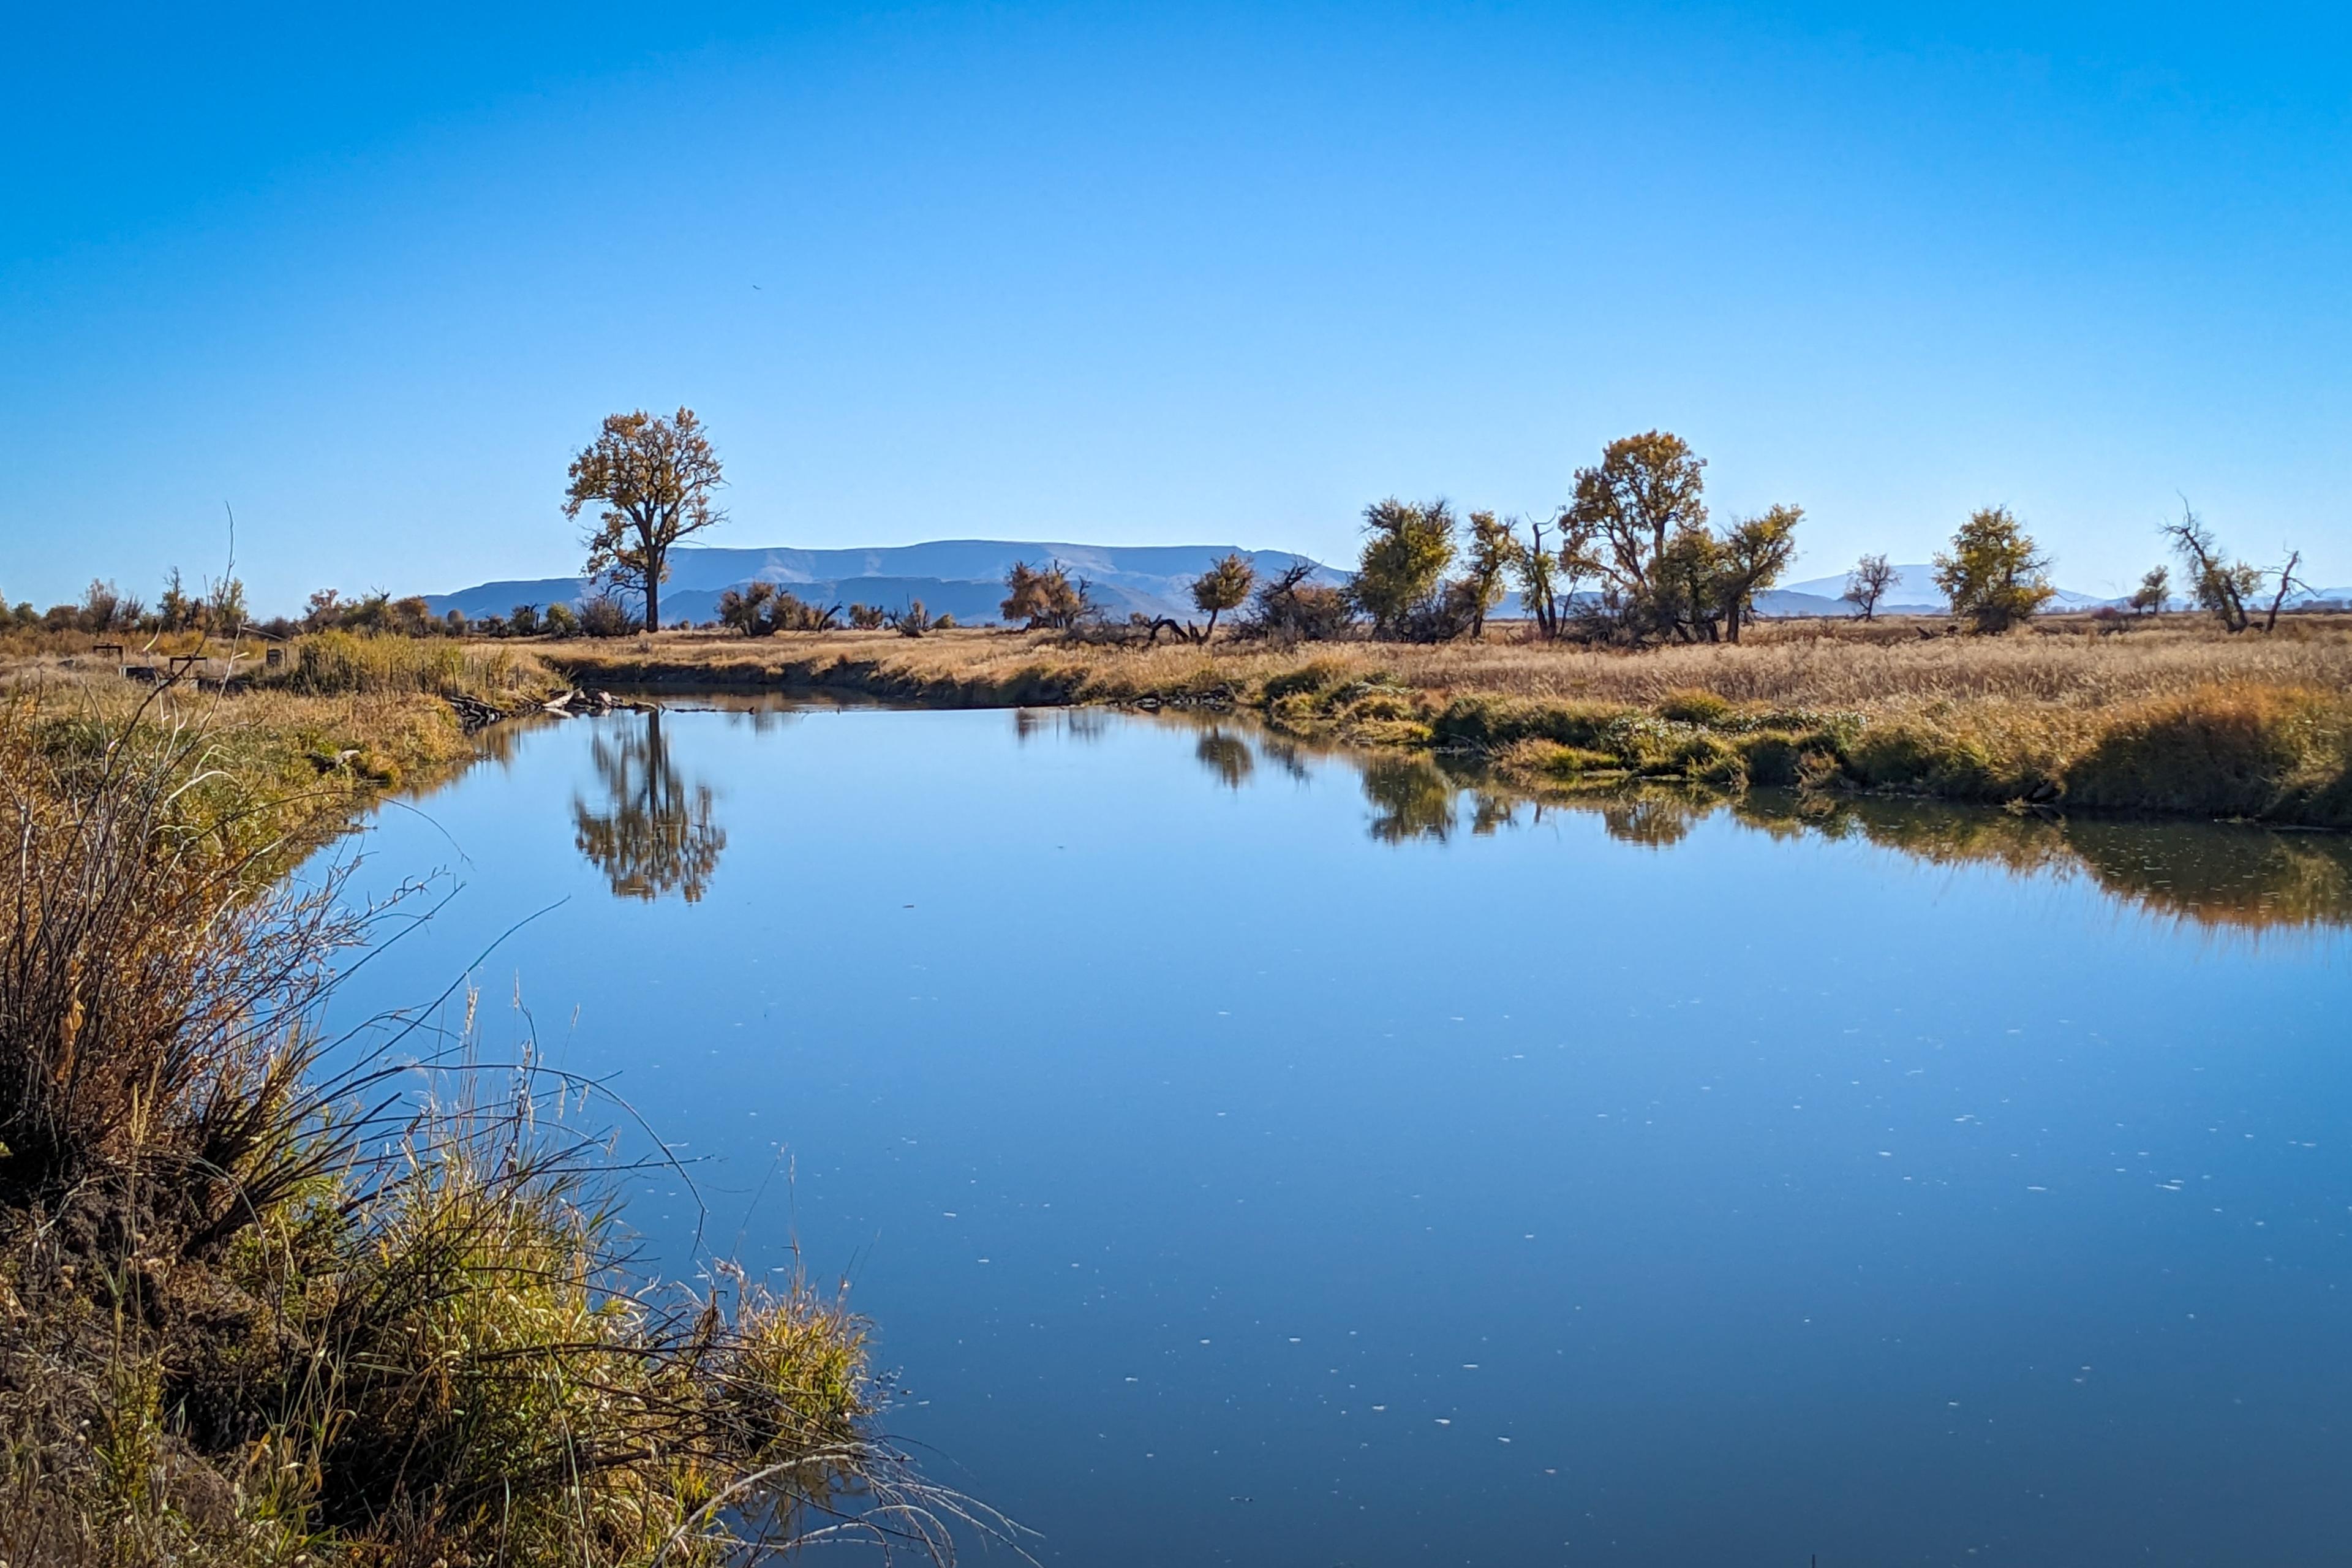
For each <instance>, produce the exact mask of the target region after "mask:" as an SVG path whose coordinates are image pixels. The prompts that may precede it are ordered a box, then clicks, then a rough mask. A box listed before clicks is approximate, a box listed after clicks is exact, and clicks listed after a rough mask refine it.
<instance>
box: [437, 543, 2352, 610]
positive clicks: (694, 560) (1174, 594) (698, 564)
mask: <svg viewBox="0 0 2352 1568" xmlns="http://www.w3.org/2000/svg"><path fill="white" fill-rule="evenodd" d="M1234 549H1235V547H1234V546H1233V545H1226V544H1165V545H1106V544H1069V543H1055V542H1051V541H1030V542H1023V541H1020V540H1002V539H943V540H935V541H932V542H929V543H926V544H896V545H884V546H880V547H877V548H874V549H860V550H788V549H782V548H776V549H756V548H752V549H718V548H714V549H694V548H688V547H680V548H679V549H677V551H674V552H672V553H671V556H670V578H669V581H668V582H667V583H666V584H663V585H662V616H663V618H664V619H665V620H680V619H684V620H690V621H696V622H701V621H708V620H712V619H715V618H716V617H717V616H718V614H719V595H720V594H722V593H724V592H725V591H726V590H727V589H729V588H740V587H741V586H743V585H744V584H747V583H751V582H754V581H759V582H768V583H773V584H777V585H778V586H779V587H783V588H789V589H790V590H791V591H792V592H793V593H795V594H797V595H800V596H801V597H802V598H803V599H807V600H811V601H813V602H814V603H816V604H820V605H832V604H841V605H851V604H866V605H879V606H881V607H883V608H885V609H893V610H897V609H904V608H906V606H907V605H908V602H909V601H911V600H915V599H920V600H922V601H923V605H924V607H925V608H927V609H929V611H930V612H931V613H932V614H934V615H950V616H954V617H955V618H956V619H957V620H959V621H963V622H966V623H968V624H969V623H979V622H989V621H993V620H995V619H996V606H997V605H998V603H999V602H1000V601H1002V600H1003V597H1004V574H1005V571H1006V569H1007V568H1009V567H1010V566H1011V565H1012V564H1013V563H1014V562H1015V561H1029V562H1033V563H1044V562H1046V561H1055V560H1058V561H1059V562H1061V563H1062V564H1063V565H1065V566H1066V567H1067V568H1068V569H1069V570H1070V571H1071V573H1072V574H1074V575H1076V576H1081V577H1084V578H1086V579H1087V581H1088V582H1089V583H1090V584H1092V585H1093V590H1094V595H1095V597H1096V599H1097V602H1099V603H1100V604H1101V605H1102V606H1103V608H1104V609H1105V610H1106V611H1108V613H1109V615H1110V616H1111V617H1112V618H1113V619H1115V620H1124V619H1125V618H1126V617H1127V616H1129V614H1130V613H1140V614H1143V615H1147V616H1178V617H1179V618H1182V617H1185V616H1192V615H1195V614H1196V613H1197V612H1195V611H1194V610H1193V609H1192V601H1191V600H1190V598H1189V597H1188V596H1187V595H1186V593H1185V586H1186V584H1189V583H1190V582H1191V581H1192V579H1193V578H1194V577H1196V576H1198V575H1199V574H1201V573H1202V571H1203V570H1204V569H1206V568H1207V566H1208V565H1209V563H1211V562H1213V561H1214V560H1216V559H1217V558H1218V557H1220V556H1222V555H1225V554H1228V553H1231V552H1234ZM1240 553H1241V554H1243V555H1244V556H1246V557H1248V558H1249V560H1250V561H1251V562H1252V563H1255V565H1256V567H1257V569H1258V574H1259V575H1260V576H1261V577H1264V576H1266V575H1268V574H1272V573H1276V572H1279V571H1281V570H1282V569H1283V568H1284V567H1286V566H1288V565H1289V564H1290V563H1293V562H1295V561H1301V560H1305V559H1307V558H1306V557H1304V556H1299V555H1295V554H1292V553H1291V552H1287V551H1282V550H1244V551H1241V552H1240ZM1934 574H1935V568H1933V567H1932V566H1928V565H1927V564H1925V563H1918V564H1912V565H1904V566H1898V567H1896V568H1895V585H1894V586H1893V588H1891V589H1890V590H1889V591H1888V593H1887V595H1886V597H1885V599H1884V600H1883V601H1881V602H1880V604H1879V606H1878V607H1879V609H1880V610H1881V611H1882V612H1884V613H1886V614H1892V615H1905V614H1908V615H1937V616H1939V615H1942V614H1943V613H1944V612H1945V608H1946V605H1945V602H1944V596H1943V595H1942V594H1940V593H1938V592H1937V589H1936V584H1935V575H1934ZM1316 577H1317V580H1318V581H1320V582H1325V583H1335V584H1336V583H1344V582H1346V581H1347V578H1348V574H1346V573H1345V572H1342V571H1338V570H1335V569H1333V568H1331V567H1328V566H1318V568H1317V569H1316ZM1844 592H1845V575H1844V574H1843V573H1840V574H1837V575H1835V576H1832V577H1811V578H1807V579H1806V580H1804V581H1802V582H1798V583H1790V584H1787V585H1785V586H1783V587H1779V588H1774V589H1771V590H1770V591H1769V592H1767V593H1763V594H1759V595H1757V599H1756V608H1757V613H1758V614H1759V615H1764V616H1849V615H1852V614H1853V613H1854V611H1853V605H1849V604H1847V603H1846V602H1845V600H1844V599H1843V597H1841V595H1843V594H1844ZM591 595H592V589H591V586H590V584H588V583H587V581H586V580H585V579H583V578H578V577H541V578H535V579H528V580H523V581H515V582H502V583H483V584H477V585H476V586H474V587H471V588H461V589H459V590H457V592H456V593H452V594H428V595H425V603H426V604H427V605H430V606H431V607H432V610H433V613H434V614H436V615H443V614H446V613H447V612H448V611H450V610H452V609H457V610H462V611H464V612H465V613H466V615H467V616H468V617H469V618H471V619H475V620H479V619H481V618H482V617H484V616H504V615H508V614H510V613H511V612H512V611H513V609H514V607H515V606H516V605H536V606H538V607H540V608H541V609H544V608H545V607H546V606H547V605H551V604H555V603H558V602H562V603H566V604H578V603H580V602H581V601H583V600H585V599H587V598H589V597H590V596H591ZM2329 600H2336V601H2343V602H2352V588H2327V589H2321V590H2318V591H2317V592H2315V593H2313V594H2310V595H2296V597H2295V598H2294V600H2292V601H2290V602H2291V603H2294V604H2297V605H2304V604H2313V603H2324V602H2326V601H2329ZM2121 603H2123V600H2121V599H2119V598H2117V599H2103V598H2100V597H2098V596H2097V595H2091V594H2081V593H2075V592H2074V591H2072V590H2070V589H2063V588H2062V589H2060V590H2059V593H2058V597H2057V599H2056V600H2055V604H2056V605H2058V606H2059V607H2062V608H2065V609H2095V608H2097V607H2098V606H2100V605H2119V604H2121ZM1522 613H1523V612H1522V610H1521V609H1520V606H1519V599H1518V595H1516V594H1513V595H1509V596H1508V597H1507V598H1506V599H1505V600H1504V602H1503V603H1502V604H1501V605H1498V606H1496V610H1495V615H1496V618H1498V619H1507V618H1509V617H1512V616H1518V615H1520V614H1522Z"/></svg>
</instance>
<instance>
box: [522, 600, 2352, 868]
mask: <svg viewBox="0 0 2352 1568" xmlns="http://www.w3.org/2000/svg"><path fill="white" fill-rule="evenodd" d="M2101 627H2102V623H2098V622H2095V621H2089V620H2084V621H2081V622H2060V623H2054V624H2052V625H2048V626H2037V627H2036V628H2034V629H2033V630H2032V631H2028V632H2023V633H2019V634H2014V635H2011V636H2007V637H1948V636H1943V635H1925V634H1933V633H1935V632H1937V627H1936V626H1931V625H1928V624H1925V623H1916V622H1915V623H1905V622H1897V621H1881V622H1876V623H1870V624H1866V625H1865V624H1849V623H1844V622H1794V623H1779V624H1772V623H1765V624H1762V625H1759V626H1758V627H1757V628H1756V630H1755V632H1754V635H1753V636H1751V637H1748V638H1747V639H1746V640H1743V641H1742V642H1741V643H1739V644H1738V645H1736V646H1735V645H1704V646H1691V647H1664V648H1650V649H1643V650H1639V651H1611V650H1601V649H1594V648H1586V647H1577V646H1573V645H1567V644H1560V643H1546V642H1540V641H1530V640H1524V639H1518V640H1514V639H1512V638H1510V637H1507V636H1503V635H1497V636H1496V637H1494V638H1493V639H1492V640H1489V641H1487V642H1484V643H1454V644H1447V645H1443V646H1438V647H1419V646H1407V645H1398V644H1375V643H1363V642H1356V643H1318V644H1307V645H1301V646H1300V647H1297V648H1282V647H1274V646H1271V645H1268V644H1265V643H1231V644H1218V645H1213V646H1212V647H1206V648H1203V647H1194V646H1184V647H1142V646H1129V647H1118V646H1109V645H1103V644H1087V643H1078V642H1068V641H1064V640H1060V639H1056V638H1054V637H1043V636H1038V635H1034V634H1018V633H1004V632H983V631H968V632H959V633H949V634H943V635H941V636H940V637H930V638H926V639H925V640H924V641H923V643H922V644H921V645H920V646H919V647H912V648H909V647H906V646H904V645H898V646H891V645H889V644H887V643H886V642H885V641H884V640H883V639H880V638H876V637H868V636H863V635H859V634H843V635H838V636H833V637H824V638H821V639H818V638H805V639H796V638H793V637H775V638H769V639H765V640H764V641H761V642H759V643H754V644H745V643H742V642H740V641H733V640H729V641H719V640H714V639H698V638H694V637H662V638H660V639H658V640H657V641H656V643H654V644H653V645H652V646H651V647H650V648H649V650H647V651H643V652H619V651H607V650H599V649H585V648H583V649H579V650H572V651H567V652H566V653H565V654H564V655H563V656H562V658H565V659H566V660H569V661H570V663H571V666H572V668H570V669H569V671H568V672H569V673H570V674H571V675H572V677H573V679H595V680H597V681H600V682H604V683H618V682H623V681H629V680H636V681H657V680H665V679H667V680H678V681H714V682H738V683H744V684H757V685H778V686H799V687H840V688H848V689H857V690H862V691H866V692H869V693H871V694H873V695H876V696H881V697H888V698H898V699H903V700H920V701H930V702H938V703H942V704H948V705H955V706H1003V705H1012V704H1016V703H1053V702H1133V703H1141V704H1144V705H1147V706H1151V705H1176V706H1188V705H1207V706H1233V707H1239V708H1251V709H1255V710H1258V711H1259V712H1261V713H1263V714H1264V715H1265V717H1266V718H1268V719H1269V720H1270V721H1273V722H1275V723H1276V724H1278V725H1281V726H1284V727H1286V728H1290V729H1293V730H1296V731H1300V732H1303V733H1317V734H1328V735H1330V736H1332V737H1334V738H1338V739H1343V740H1348V741H1351V742H1358V743H1361V744H1370V745H1402V746H1421V747H1438V748H1444V747H1448V746H1451V747H1458V748H1469V749H1474V750H1479V751H1482V752H1487V753H1490V754H1494V755H1497V756H1500V755H1502V754H1503V753H1504V752H1513V756H1512V758H1511V759H1510V760H1513V761H1515V762H1516V763H1517V764H1519V765H1522V766H1526V767H1529V768H1534V769H1537V770H1538V771H1543V770H1550V771H1555V772H1557V771H1561V770H1565V771H1567V772H1570V773H1580V772H1591V771H1595V770H1607V769H1612V768H1614V769H1620V770H1622V771H1625V772H1627V773H1634V774H1639V775H1643V776H1652V777H1675V778H1684V779H1690V780H1696V781H1701V782H1705V783H1707V784H1715V785H1718V786H1720V785H1735V786H1736V785H1738V784H1745V783H1755V784H1793V783H1798V782H1809V783H1811V784H1814V785H1815V786H1816V787H1830V786H1832V785H1837V786H1841V787H1844V788H1848V789H1853V790H1884V791H1896V792H1903V793H1909V794H1917V795H1934V796H1940V797H1944V798H1950V799H1959V800H1972V801H1983V802H1993V803H2006V802H2009V801H2012V800H2024V801H2029V802H2032V803H2034V804H2047V803H2052V802H2058V801H2064V802H2069V803H2072V804H2074V805H2079V806H2084V807H2091V808H2096V809H2100V810H2113V811H2147V812H2169V813H2180V814H2189V815H2200V816H2246V817H2254V818H2260V819H2263V820H2266V821H2272V822H2277V823H2282V824H2292V825H2295V826H2326V827H2352V622H2347V621H2346V620H2345V619H2344V618H2343V617H2341V616H2332V617H2331V616H2313V617H2309V618H2306V619H2303V620H2299V621H2297V622H2294V623H2292V624H2288V623H2282V625H2281V627H2280V630H2279V631H2278V632H2277V633H2276V634H2274V635H2272V636H2268V637H2264V636H2259V635H2255V634H2252V633H2249V634H2246V635H2243V636H2239V637H2230V636H2226V635H2223V634H2221V633H2220V632H2218V631H2216V630H2213V629H2211V628H2210V627H2208V626H2205V625H2204V624H2202V623H2200V622H2195V621H2190V620H2187V619H2185V618H2183V619H2179V620H2170V621H2168V622H2167V623H2166V624H2164V625H2161V626H2136V627H2135V628H2134V629H2132V630H2130V631H2127V632H2122V633H2116V632H2113V631H2111V630H2103V629H2101ZM1536 742H1541V743H1542V746H1543V747H1546V748H1549V750H1539V749H1538V748H1537V747H1536V745H1535V743H1536Z"/></svg>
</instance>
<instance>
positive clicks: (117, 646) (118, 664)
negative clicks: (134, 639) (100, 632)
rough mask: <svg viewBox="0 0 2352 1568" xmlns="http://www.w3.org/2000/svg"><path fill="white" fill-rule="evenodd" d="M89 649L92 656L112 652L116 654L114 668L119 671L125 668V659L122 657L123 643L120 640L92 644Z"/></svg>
mask: <svg viewBox="0 0 2352 1568" xmlns="http://www.w3.org/2000/svg"><path fill="white" fill-rule="evenodd" d="M89 651H90V656H91V657H92V658H98V657H100V656H102V655H105V654H112V655H113V656H114V668H116V669H117V670H118V671H119V670H121V669H122V668H124V664H125V661H124V659H123V657H122V645H121V643H119V642H102V643H98V644H95V645H94V646H92V647H91V648H90V650H89Z"/></svg>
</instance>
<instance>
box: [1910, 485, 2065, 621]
mask: <svg viewBox="0 0 2352 1568" xmlns="http://www.w3.org/2000/svg"><path fill="white" fill-rule="evenodd" d="M2049 570H2050V557H2049V556H2047V555H2045V554H2043V553H2042V551H2041V549H2040V548H2039V547H2038V546H2036V545H2035V544H2034V542H2033V539H2032V535H2030V534H2028V533H2027V532H2026V531H2025V529H2024V527H2023V526H2022V525H2021V524H2020V523H2019V521H2017V519H2016V517H2015V516H2014V515H2013V514H2012V513H2011V511H2010V510H2009V509H2008V508H2007V507H2005V506H1988V507H1979V509H1978V510H1976V511H1975V512H1973V513H1972V514H1970V516H1969V520H1968V521H1966V522H1964V523H1962V524H1960V528H1959V531H1958V532H1957V533H1955V534H1953V535H1952V548H1951V550H1950V551H1949V552H1947V553H1945V554H1941V555H1938V556H1937V557H1936V586H1937V587H1938V588H1940V589H1942V590H1943V591H1944V593H1945V595H1947V596H1948V598H1949V599H1950V600H1951V601H1952V614H1953V615H1955V616H1958V617H1959V618H1960V619H1962V620H1964V621H1966V622H1968V623H1969V626H1971V627H1973V628H1974V629H1975V630H1977V631H1979V632H2005V631H2007V630H2008V629H2009V628H2010V627H2011V626H2018V625H2021V624H2022V623H2023V622H2025V621H2026V620H2028V619H2029V618H2031V617H2032V616H2033V614H2034V613H2035V612H2036V611H2038V610H2040V609H2041V608H2042V605H2046V604H2048V603H2049V602H2050V599H2051V596H2052V595H2053V594H2055V593H2056V592H2057V590H2056V589H2054V588H2053V587H2052V586H2051V585H2050V579H2049V577H2048V575H2047V574H2048V572H2049Z"/></svg>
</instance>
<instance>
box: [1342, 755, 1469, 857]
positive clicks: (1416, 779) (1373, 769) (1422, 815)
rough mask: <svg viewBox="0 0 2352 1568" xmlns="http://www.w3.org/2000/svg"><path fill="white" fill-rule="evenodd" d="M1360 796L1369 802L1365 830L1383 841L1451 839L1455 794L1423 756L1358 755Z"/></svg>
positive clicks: (1441, 772) (1447, 780)
mask: <svg viewBox="0 0 2352 1568" xmlns="http://www.w3.org/2000/svg"><path fill="white" fill-rule="evenodd" d="M1358 765H1359V766H1360V767H1361V768H1362V770H1363V776H1364V798H1365V799H1366V800H1368V801H1370V802H1371V803H1372V813H1373V815H1372V820H1371V823H1370V826H1369V827H1368V828H1367V829H1366V831H1367V832H1369V833H1370V835H1371V836H1372V837H1374V838H1376V839H1378V840H1380V841H1381V843H1383V844H1402V843H1404V842H1406V841H1407V840H1409V839H1413V838H1433V839H1435V840H1437V841H1438V842H1439V843H1441V844H1442V843H1444V841H1445V840H1446V839H1447V838H1450V837H1453V834H1454V795H1456V794H1457V793H1458V792H1457V789H1456V786H1455V784H1454V781H1453V780H1452V779H1450V778H1448V777H1446V776H1445V771H1444V769H1442V768H1440V767H1439V766H1438V765H1437V764H1436V763H1433V762H1432V761H1430V760H1429V759H1428V758H1427V757H1419V756H1410V755H1407V756H1396V755H1372V756H1367V757H1364V758H1362V759H1360V761H1359V763H1358Z"/></svg>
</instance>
